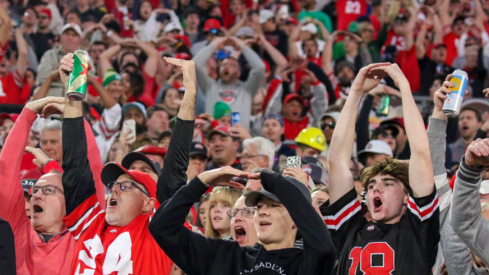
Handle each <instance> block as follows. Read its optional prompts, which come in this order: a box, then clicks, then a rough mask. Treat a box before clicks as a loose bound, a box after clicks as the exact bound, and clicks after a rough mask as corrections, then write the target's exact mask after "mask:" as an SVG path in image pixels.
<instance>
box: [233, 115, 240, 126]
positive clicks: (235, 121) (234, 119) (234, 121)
mask: <svg viewBox="0 0 489 275" xmlns="http://www.w3.org/2000/svg"><path fill="white" fill-rule="evenodd" d="M240 120H241V114H240V113H239V112H233V113H232V114H231V126H234V125H236V124H238V123H239V121H240Z"/></svg>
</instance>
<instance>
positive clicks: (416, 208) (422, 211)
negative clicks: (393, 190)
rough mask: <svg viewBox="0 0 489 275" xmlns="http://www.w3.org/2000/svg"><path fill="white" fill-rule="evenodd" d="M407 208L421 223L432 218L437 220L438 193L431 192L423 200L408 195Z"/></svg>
mask: <svg viewBox="0 0 489 275" xmlns="http://www.w3.org/2000/svg"><path fill="white" fill-rule="evenodd" d="M407 207H408V209H409V211H410V212H411V213H412V214H413V215H414V216H416V217H417V218H418V219H419V220H420V221H422V222H424V221H426V220H429V219H430V218H432V217H434V216H436V218H438V214H437V213H439V211H438V210H439V209H438V193H437V192H436V190H433V193H431V194H430V195H429V196H426V197H423V198H415V197H413V196H412V195H411V194H410V195H409V199H408V205H407ZM435 214H437V215H435Z"/></svg>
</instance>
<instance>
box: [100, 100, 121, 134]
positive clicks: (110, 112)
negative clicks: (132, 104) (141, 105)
mask: <svg viewBox="0 0 489 275" xmlns="http://www.w3.org/2000/svg"><path fill="white" fill-rule="evenodd" d="M121 117H122V108H121V105H119V104H116V105H114V106H112V108H110V109H105V110H104V111H103V113H102V116H101V118H100V132H101V133H102V135H103V136H104V138H105V139H106V140H109V139H110V138H112V137H113V136H114V135H115V134H117V133H118V132H119V126H120V123H121Z"/></svg>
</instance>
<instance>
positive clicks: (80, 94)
mask: <svg viewBox="0 0 489 275" xmlns="http://www.w3.org/2000/svg"><path fill="white" fill-rule="evenodd" d="M73 58H74V59H75V63H74V64H73V70H72V71H71V73H70V79H69V80H68V89H67V91H66V95H67V96H68V98H69V99H70V100H73V101H80V100H83V99H84V98H85V96H86V94H87V74H88V67H89V62H90V60H89V56H88V53H87V52H86V51H82V50H77V51H75V53H74V54H73Z"/></svg>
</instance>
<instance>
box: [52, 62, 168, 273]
mask: <svg viewBox="0 0 489 275" xmlns="http://www.w3.org/2000/svg"><path fill="white" fill-rule="evenodd" d="M73 64H74V59H73V54H68V55H66V56H65V57H63V59H62V60H61V67H60V75H61V79H62V81H63V83H64V84H65V85H66V84H67V82H68V75H69V72H70V71H71V70H72V69H73ZM83 123H84V119H83V116H82V104H81V102H80V101H70V100H69V99H66V103H65V108H64V121H63V151H64V154H63V158H64V159H63V169H64V170H65V172H64V174H63V188H64V191H65V198H66V217H65V218H64V219H63V221H64V223H65V225H66V227H67V228H68V230H69V231H70V232H71V234H72V235H73V237H74V238H75V240H77V243H76V247H75V249H74V253H75V255H74V259H73V262H72V274H86V273H87V272H88V273H89V272H92V273H93V272H95V273H97V274H98V273H100V274H111V273H117V272H118V274H169V273H170V270H171V267H172V262H171V260H170V259H169V258H168V257H167V256H166V255H165V253H164V252H163V251H162V250H161V249H160V248H159V247H158V246H157V244H156V243H155V241H154V240H153V239H152V238H151V236H150V233H149V231H148V224H149V221H150V220H151V218H152V216H153V213H154V211H155V209H156V208H157V207H158V206H159V203H158V201H157V200H156V196H157V195H156V182H155V180H154V179H153V178H152V177H151V176H150V175H148V174H146V173H143V172H140V171H137V170H126V169H125V168H124V167H122V166H121V165H120V164H116V163H109V164H107V165H106V166H105V167H104V168H103V170H102V173H101V178H102V181H103V183H104V184H105V185H106V186H107V188H108V189H109V190H110V191H111V193H110V196H109V197H108V199H107V201H106V204H107V210H106V211H104V210H103V208H102V206H101V205H100V204H99V203H98V202H97V199H96V197H95V186H94V181H93V176H92V170H91V169H90V166H89V161H88V158H87V146H86V144H87V142H86V137H85V132H84V131H83V130H80V129H83Z"/></svg>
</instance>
